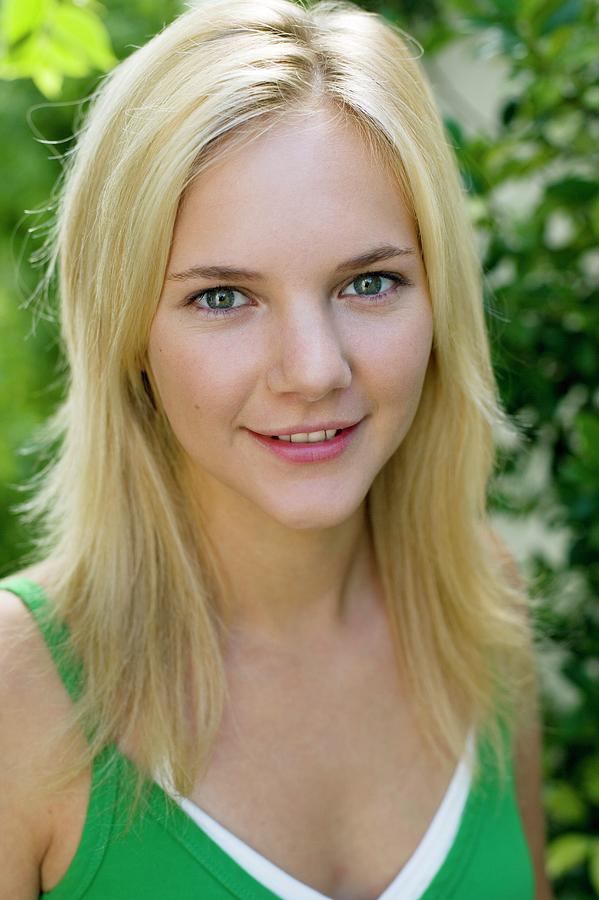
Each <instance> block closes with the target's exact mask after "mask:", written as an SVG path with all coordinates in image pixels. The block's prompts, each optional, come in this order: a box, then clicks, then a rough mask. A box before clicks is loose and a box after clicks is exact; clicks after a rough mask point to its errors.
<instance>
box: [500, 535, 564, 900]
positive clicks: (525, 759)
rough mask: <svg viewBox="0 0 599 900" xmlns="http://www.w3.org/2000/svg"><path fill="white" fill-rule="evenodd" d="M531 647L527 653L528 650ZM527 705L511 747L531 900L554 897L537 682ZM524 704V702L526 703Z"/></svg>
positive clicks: (513, 574)
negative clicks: (523, 722) (527, 713)
mask: <svg viewBox="0 0 599 900" xmlns="http://www.w3.org/2000/svg"><path fill="white" fill-rule="evenodd" d="M489 536H490V538H491V540H492V542H493V545H494V547H495V549H496V551H497V553H498V555H499V558H500V559H501V561H502V564H503V565H504V567H505V571H506V573H507V575H508V578H509V580H510V581H511V582H512V584H513V585H514V586H515V587H517V588H519V589H522V590H524V589H525V585H524V583H523V581H522V578H521V576H520V573H519V571H518V567H517V565H516V563H515V561H514V559H513V557H512V555H511V553H510V551H509V549H508V547H507V546H506V544H505V543H504V541H502V540H501V538H499V537H498V536H497V534H495V532H493V531H491V530H490V529H489ZM532 652H533V651H532V648H531V653H532ZM533 690H534V696H533V697H532V698H531V699H532V703H530V708H531V709H533V710H534V716H533V717H532V719H531V720H530V721H529V722H528V724H527V725H526V726H525V727H523V726H521V729H520V732H519V734H518V735H517V738H516V743H515V747H514V777H515V782H516V795H517V800H518V808H519V810H520V816H521V818H522V825H523V827H524V833H525V836H526V841H527V843H528V847H529V850H530V855H531V859H532V863H533V868H534V873H535V900H555V898H554V894H553V890H552V887H551V882H550V881H549V878H548V876H547V872H546V871H545V832H546V828H545V815H544V811H543V801H542V766H541V755H542V727H541V716H540V712H539V701H538V694H537V685H536V684H535V685H534V688H533ZM527 705H528V704H527Z"/></svg>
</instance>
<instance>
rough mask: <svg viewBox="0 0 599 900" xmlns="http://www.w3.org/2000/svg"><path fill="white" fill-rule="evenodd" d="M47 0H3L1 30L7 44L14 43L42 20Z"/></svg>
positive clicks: (46, 7)
mask: <svg viewBox="0 0 599 900" xmlns="http://www.w3.org/2000/svg"><path fill="white" fill-rule="evenodd" d="M48 6H49V0H4V4H3V7H2V31H3V32H4V34H5V35H6V39H7V41H8V43H9V44H15V43H16V42H17V41H19V40H21V38H23V37H25V35H26V34H29V33H30V32H32V31H34V30H35V29H36V28H37V27H38V25H39V24H40V22H41V21H42V20H43V18H44V16H45V14H46V12H47V9H48Z"/></svg>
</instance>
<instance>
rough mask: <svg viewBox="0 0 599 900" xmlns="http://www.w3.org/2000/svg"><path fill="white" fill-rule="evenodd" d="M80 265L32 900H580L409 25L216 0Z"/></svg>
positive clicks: (162, 81) (36, 573)
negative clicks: (554, 832) (559, 839)
mask: <svg viewBox="0 0 599 900" xmlns="http://www.w3.org/2000/svg"><path fill="white" fill-rule="evenodd" d="M51 255H52V259H51V269H52V268H54V266H55V264H56V263H57V262H58V263H59V287H60V296H61V318H62V328H63V336H64V345H65V350H66V354H67V357H68V360H69V364H70V378H69V386H68V394H67V398H66V400H65V402H64V405H63V407H62V409H61V410H60V411H59V413H58V415H57V417H56V418H55V420H54V427H53V429H52V435H53V436H54V437H57V436H59V437H60V438H61V444H60V451H59V453H58V454H57V456H56V459H55V461H54V462H53V463H52V465H51V467H50V469H49V470H48V471H46V472H45V473H44V475H43V479H42V481H41V485H40V489H39V492H38V494H37V497H36V500H35V502H34V504H33V506H32V510H31V513H32V514H33V515H37V516H38V517H41V521H42V523H43V532H42V539H41V541H40V547H39V559H38V561H37V562H36V563H35V564H34V565H32V566H31V567H30V568H29V569H27V570H25V571H23V572H21V573H19V574H18V575H16V576H15V577H14V578H10V579H7V580H5V581H4V582H3V584H2V587H3V589H4V590H3V591H2V593H1V594H0V596H1V598H2V603H1V605H0V613H1V620H2V628H1V632H0V633H1V635H2V638H1V640H2V648H1V651H0V667H1V672H0V692H1V709H2V729H1V731H0V760H1V772H2V779H3V783H2V790H1V791H0V833H1V834H2V841H1V842H0V896H2V897H3V898H4V897H6V898H8V897H10V898H11V900H32V898H36V897H38V896H40V895H42V896H46V895H48V896H49V897H52V898H53V900H67V898H68V900H78V898H85V900H119V898H123V900H124V898H127V900H131V898H134V897H144V898H145V900H152V898H157V900H158V898H160V900H171V898H172V900H191V898H194V900H196V898H206V900H221V898H231V897H237V898H244V900H266V898H273V897H280V898H285V900H310V898H311V900H316V898H318V900H323V898H327V897H330V898H335V900H400V898H401V900H416V898H423V900H424V898H425V900H447V898H456V900H481V898H484V900H508V898H509V900H532V898H533V897H534V898H537V900H539V898H548V897H550V896H551V894H550V888H549V885H548V882H547V880H546V877H545V874H544V871H543V843H544V837H543V816H542V811H541V803H540V765H539V756H540V739H539V732H540V727H539V717H538V713H537V711H536V693H535V677H534V668H535V667H534V655H533V647H534V635H533V634H532V629H531V625H530V624H529V620H528V617H527V613H526V607H527V601H526V592H525V589H524V587H523V585H522V583H521V582H520V580H519V578H518V575H517V572H516V571H515V569H514V565H513V563H511V561H510V559H509V555H508V554H507V552H506V551H505V549H504V548H503V547H502V545H501V543H500V542H499V541H498V540H497V538H495V537H494V535H493V533H492V531H491V529H490V527H489V525H488V521H487V515H486V503H485V495H486V488H487V484H488V480H489V477H490V475H491V473H492V469H493V459H494V457H493V449H494V442H493V434H494V429H495V428H496V426H497V425H498V424H502V423H503V424H505V419H504V416H503V413H502V410H501V407H500V404H499V402H498V398H497V393H496V387H495V383H494V379H493V374H492V370H491V366H490V362H489V348H488V341H487V336H486V332H485V325H484V316H483V307H482V300H481V288H480V278H479V268H478V263H477V260H476V253H475V250H474V242H473V237H472V234H471V232H470V229H469V227H468V225H467V217H466V214H465V211H464V204H463V198H462V189H461V186H460V180H459V176H458V173H457V169H456V165H455V162H454V159H453V157H452V154H451V151H450V149H449V148H448V144H447V140H446V138H445V136H444V133H443V129H442V125H441V123H440V119H439V116H438V113H437V112H436V110H435V107H434V103H433V101H432V99H431V94H430V91H429V88H428V87H427V85H426V83H425V81H424V78H423V75H422V72H421V70H420V68H419V65H418V63H417V62H416V61H415V53H414V48H413V46H412V44H411V42H410V41H409V40H405V39H404V38H403V37H402V34H401V33H400V32H399V31H398V30H397V29H395V28H393V27H392V26H391V25H389V24H387V23H386V22H385V21H384V20H382V19H381V18H380V17H378V16H377V15H374V14H371V13H367V12H364V11H362V10H360V9H359V8H358V7H356V6H354V5H352V4H349V3H343V2H329V0H325V2H321V3H316V4H315V5H312V6H305V5H298V4H296V3H293V2H290V0H260V2H256V3H247V2H245V0H209V2H202V3H201V4H200V5H199V6H198V7H197V8H195V9H193V10H192V11H190V12H188V13H186V14H184V15H182V16H181V17H180V18H178V19H177V20H176V21H175V22H173V23H172V24H171V25H170V26H169V27H168V28H166V29H165V30H164V31H163V32H162V33H161V34H159V35H158V36H157V37H155V38H154V39H153V40H151V41H150V42H149V43H148V44H147V45H146V46H144V47H142V48H141V49H139V50H137V51H135V52H134V53H133V54H132V55H131V56H130V57H129V58H128V59H127V60H126V61H124V62H123V63H121V65H120V66H118V67H117V69H116V70H115V71H114V72H113V73H112V74H111V75H110V76H109V77H108V78H107V79H106V80H105V82H104V83H103V85H102V86H101V88H100V90H99V92H98V94H97V97H96V98H95V101H94V103H93V105H92V108H91V110H90V112H89V115H88V117H87V119H86V122H85V125H84V127H83V128H82V130H81V132H80V133H79V136H78V143H77V148H76V151H75V153H74V154H73V155H72V158H70V160H69V162H68V166H67V171H66V175H65V179H64V184H63V188H62V194H61V202H60V207H59V212H58V217H57V228H56V232H55V234H54V235H53V238H52V243H51Z"/></svg>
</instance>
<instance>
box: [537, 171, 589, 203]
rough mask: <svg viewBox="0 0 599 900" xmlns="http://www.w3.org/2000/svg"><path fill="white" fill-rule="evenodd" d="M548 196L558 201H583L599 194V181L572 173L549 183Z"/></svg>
mask: <svg viewBox="0 0 599 900" xmlns="http://www.w3.org/2000/svg"><path fill="white" fill-rule="evenodd" d="M545 193H546V196H547V197H548V198H550V199H551V200H556V201H557V202H558V203H583V202H584V201H586V200H593V199H594V198H595V197H596V196H597V195H598V194H599V182H597V181H589V179H587V178H579V177H578V176H575V175H572V176H570V177H569V178H562V179H561V181H554V182H553V184H549V185H547V188H546V192H545Z"/></svg>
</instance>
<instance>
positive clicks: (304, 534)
mask: <svg viewBox="0 0 599 900" xmlns="http://www.w3.org/2000/svg"><path fill="white" fill-rule="evenodd" d="M382 243H390V244H396V245H397V246H399V247H403V248H411V249H412V250H413V251H414V252H412V253H409V254H403V255H400V256H398V257H396V258H394V259H388V260H386V261H384V262H383V263H377V264H376V265H374V264H373V265H368V266H364V265H362V266H360V267H357V268H354V269H353V270H351V271H349V270H348V271H346V272H344V273H343V274H335V269H336V268H337V266H338V265H339V264H340V263H341V262H342V261H344V260H346V259H347V258H349V257H351V256H354V255H356V254H359V253H363V252H364V251H366V250H368V249H370V248H372V247H373V246H375V245H377V244H382ZM200 264H201V265H215V264H229V265H234V266H238V267H244V268H251V269H255V270H258V271H259V272H261V273H263V274H262V277H261V278H260V279H259V280H255V281H252V282H251V283H250V282H248V281H247V280H246V279H240V280H237V281H234V280H232V279H226V280H223V279H213V280H206V279H202V278H198V277H197V276H196V277H194V278H190V279H185V280H184V279H180V278H172V277H168V278H167V279H166V281H165V285H164V290H163V293H162V296H161V298H160V303H159V306H158V310H157V314H156V317H155V319H154V322H153V325H152V329H151V335H150V343H149V348H148V360H147V365H148V373H149V375H150V378H151V382H152V384H153V387H154V389H155V391H156V393H157V395H158V396H159V398H160V401H161V402H162V404H163V405H164V409H165V412H166V415H167V416H168V418H169V420H170V423H171V426H172V428H173V430H174V433H175V434H176V436H177V438H178V440H179V441H180V443H181V444H182V446H183V448H184V449H185V451H186V455H187V459H188V462H189V465H190V469H191V471H192V473H193V484H194V488H195V490H197V492H198V496H199V498H200V499H201V504H202V507H203V509H204V511H205V514H206V515H205V517H206V521H207V523H208V526H209V530H210V536H211V538H212V540H213V542H214V543H215V544H216V546H218V547H222V548H225V550H226V551H228V552H227V553H224V555H223V557H224V558H226V557H228V558H231V548H232V549H233V552H234V560H235V565H234V566H230V567H229V569H228V571H227V576H228V580H229V584H230V595H231V598H232V599H233V604H232V611H231V615H232V621H231V623H230V627H231V634H232V651H231V658H230V660H229V663H230V669H231V670H232V671H233V670H235V667H236V666H237V667H239V666H240V665H242V664H244V663H245V662H246V661H247V660H248V658H249V657H251V656H252V654H254V653H255V654H256V655H257V658H259V659H260V660H261V661H262V663H261V664H264V661H265V660H271V661H272V660H273V658H274V660H275V662H276V663H277V665H279V662H280V660H281V659H282V660H283V662H281V663H280V668H279V670H278V671H280V673H281V677H282V675H283V674H285V673H287V674H289V672H291V674H293V668H294V666H297V665H298V664H299V665H301V664H302V660H304V661H305V665H306V667H307V668H306V674H307V675H311V677H312V679H313V681H315V682H318V683H319V684H324V683H326V682H323V681H319V674H318V670H317V671H316V672H313V671H312V670H311V669H310V667H311V666H313V665H314V662H315V661H318V659H321V658H322V659H323V660H327V661H328V667H329V670H330V668H331V648H332V647H333V646H336V647H338V648H339V649H338V657H336V658H335V661H334V662H335V665H334V666H333V669H335V670H336V666H337V664H338V665H339V666H342V665H345V666H346V667H349V668H348V669H347V671H348V672H350V671H354V670H355V671H357V672H359V671H360V669H359V668H358V667H357V666H354V661H355V659H356V660H359V659H360V656H359V654H358V653H357V651H355V652H356V656H355V659H354V657H352V655H351V652H349V651H348V649H347V648H348V646H349V645H350V644H351V645H352V646H354V648H358V647H361V646H363V645H364V644H365V642H366V639H367V638H368V639H369V640H370V639H373V635H374V634H375V628H374V624H373V623H379V624H380V622H381V615H382V613H381V602H380V590H379V586H378V583H377V576H376V571H375V567H374V564H373V555H372V547H371V545H370V541H369V537H368V532H367V529H366V517H365V506H364V500H365V497H366V494H367V492H368V489H369V487H370V485H371V484H372V481H373V479H374V478H375V476H376V474H377V473H378V472H379V470H380V469H381V467H382V466H383V465H384V464H385V462H386V461H387V460H388V459H389V457H390V456H391V455H392V454H393V452H394V451H395V450H396V449H397V447H398V446H399V445H400V444H401V441H402V440H403V438H404V437H405V435H406V434H407V432H408V430H409V428H410V425H411V423H412V421H413V418H414V416H415V414H416V411H417V408H418V403H419V400H420V396H421V391H422V385H423V382H424V377H425V374H426V369H427V365H428V362H429V358H430V353H431V347H432V336H433V320H432V312H431V307H430V298H429V295H428V291H427V285H426V278H425V272H424V267H423V263H422V259H421V256H420V254H419V252H418V247H417V242H416V235H415V229H414V225H413V222H412V221H411V220H410V217H409V216H408V214H407V210H406V209H405V206H404V205H403V202H402V198H401V196H400V195H399V193H398V192H397V190H396V189H395V188H394V186H393V184H392V182H391V180H390V178H389V175H388V173H386V172H384V171H381V170H379V169H378V168H377V167H376V166H374V165H373V163H372V161H371V160H370V158H369V156H368V154H367V152H366V150H365V148H364V147H363V145H362V144H361V142H360V139H359V137H358V135H357V134H356V133H354V132H353V131H352V129H351V127H350V126H349V125H348V124H346V123H342V122H340V121H333V119H332V117H331V116H329V115H328V112H327V111H326V110H322V111H321V113H320V114H319V115H313V116H310V119H309V120H306V121H305V122H301V121H300V122H298V121H295V122H294V123H293V124H291V123H288V124H286V125H284V124H281V125H279V126H278V127H277V128H275V129H274V130H273V131H271V132H270V133H269V135H268V136H266V137H264V138H262V139H260V140H259V141H256V142H254V143H253V144H252V145H251V146H248V147H246V148H243V149H241V150H238V151H236V152H235V154H232V155H231V156H228V157H227V158H226V159H224V160H222V161H221V162H220V163H219V164H218V165H216V166H214V167H213V168H211V169H210V170H209V171H208V172H206V173H203V174H202V176H201V177H200V178H198V179H197V180H196V182H195V183H194V184H193V185H192V186H191V188H190V189H189V191H188V193H187V195H186V197H185V201H184V203H183V205H182V207H181V210H180V214H179V217H178V220H177V223H176V228H175V234H174V240H173V245H172V252H171V258H170V260H169V267H168V272H169V274H170V275H172V274H173V273H180V272H183V271H185V270H186V269H189V268H190V267H192V266H197V265H200ZM375 272H388V273H391V274H395V275H397V276H398V277H399V276H401V277H404V278H406V279H408V280H409V281H410V284H409V285H404V286H400V287H399V289H398V290H397V291H395V292H394V291H393V290H392V287H393V285H392V283H391V282H390V281H389V280H388V279H384V281H383V282H382V283H379V282H374V283H375V285H376V287H375V288H374V290H379V289H380V290H381V291H383V290H384V291H385V302H382V303H380V304H377V305H373V304H372V297H370V296H368V289H367V288H365V285H364V283H363V281H362V280H361V278H360V277H359V276H362V279H363V276H364V275H365V274H366V273H375ZM223 284H224V285H227V286H228V285H231V286H232V287H234V289H235V292H236V293H235V295H234V296H235V305H239V306H243V309H240V311H239V312H236V313H234V314H231V315H223V316H220V317H216V316H213V317H210V316H207V315H205V314H203V313H202V310H201V308H200V305H199V301H198V300H196V301H194V302H193V303H188V301H189V299H190V297H191V296H192V295H194V294H198V293H199V292H201V291H204V290H207V289H208V288H215V287H217V286H219V285H223ZM370 290H371V291H373V289H372V288H371V289H370ZM360 294H362V296H360ZM213 295H214V292H212V296H213ZM227 296H229V295H227ZM381 299H382V298H381ZM204 304H205V300H204ZM205 305H206V304H205ZM362 417H364V422H363V423H362V426H361V431H360V432H359V433H358V434H357V435H356V438H355V439H354V442H353V443H352V445H351V446H350V448H349V449H348V450H347V451H346V452H345V453H344V454H343V455H342V456H340V457H338V458H337V459H335V460H330V461H327V462H325V463H320V464H316V465H303V466H302V465H292V464H290V463H288V462H284V461H282V460H280V459H278V458H277V457H275V456H273V455H271V454H270V453H269V452H268V451H266V450H265V449H264V448H263V447H261V446H259V445H257V444H256V443H255V442H254V440H253V439H252V438H251V436H250V435H249V434H248V432H247V431H246V429H247V428H251V429H255V430H257V431H261V432H265V433H269V434H275V433H277V432H279V431H280V430H283V429H287V427H291V426H293V425H294V424H296V423H315V424H316V423H320V422H323V421H328V420H336V419H342V420H344V421H348V422H353V421H355V420H357V419H360V418H362ZM23 574H27V575H29V577H31V578H33V579H34V580H37V581H39V582H40V583H41V584H42V585H43V584H44V573H43V571H38V570H37V569H33V570H31V571H30V572H27V573H23ZM0 599H1V602H0V651H1V652H0V713H1V716H2V725H3V727H2V728H1V729H0V772H3V773H4V775H8V776H9V777H8V778H5V782H6V786H5V789H3V791H1V792H0V833H2V834H3V836H4V840H3V841H1V842H0V895H1V896H4V895H6V896H10V897H14V898H15V900H32V898H34V897H37V896H38V894H39V889H40V886H43V887H44V889H46V890H48V889H50V888H51V887H52V886H54V885H55V884H57V883H58V882H59V881H60V879H61V877H62V876H63V875H64V872H65V871H66V869H67V868H68V865H69V862H70V860H71V859H72V856H73V854H74V852H75V849H76V846H77V843H78V841H79V838H80V834H81V829H82V827H83V822H84V819H85V814H86V808H87V799H88V792H89V773H84V774H83V775H82V779H81V784H77V785H74V786H73V789H72V791H69V792H68V795H67V796H66V797H57V798H50V799H49V800H48V798H44V799H43V800H42V799H41V798H42V797H43V790H42V788H43V785H44V783H45V778H46V773H47V771H48V770H49V768H50V769H51V768H52V765H53V763H52V760H53V759H59V758H61V756H62V755H63V754H64V753H68V748H64V747H60V748H58V747H54V746H52V747H50V746H49V745H48V741H47V740H46V734H47V733H48V731H49V728H50V724H51V723H52V722H53V721H56V719H57V718H61V717H63V716H66V715H68V710H69V704H70V701H69V698H68V695H67V694H66V692H65V690H64V688H63V686H62V685H61V683H60V681H59V678H58V675H57V673H56V670H55V669H54V667H53V665H52V662H51V659H50V657H49V654H48V651H47V649H46V648H45V646H44V644H43V641H42V639H41V637H40V636H39V634H38V633H37V632H35V631H34V633H33V635H32V636H31V638H30V639H29V640H28V641H27V644H26V646H25V647H24V648H23V647H20V648H18V647H17V644H16V643H15V641H14V639H13V636H14V634H15V633H16V632H18V633H21V632H22V631H23V630H24V628H25V622H26V620H27V618H28V613H27V612H26V611H25V610H24V608H23V607H22V605H21V604H20V603H19V601H18V600H17V598H15V597H14V596H13V595H11V594H8V593H3V592H0ZM368 628H370V631H369V630H368ZM17 650H18V652H17ZM364 652H365V651H362V653H364ZM368 652H369V653H370V656H369V663H368V669H367V671H368V672H372V668H373V667H372V665H371V659H372V652H371V651H368ZM377 658H378V657H377ZM242 681H243V684H244V685H245V684H246V683H247V679H245V678H244V679H242ZM267 682H268V679H267ZM382 687H383V686H381V688H382ZM387 687H388V685H387ZM320 690H321V689H320V687H318V691H319V692H320ZM375 693H377V692H375ZM345 694H347V691H346V692H345ZM380 694H381V697H382V696H383V695H384V694H385V691H384V690H383V689H381V691H380ZM338 699H339V698H336V699H335V702H334V703H333V704H332V706H331V708H333V709H337V711H339V709H340V707H339V705H338ZM285 707H288V703H287V702H286V701H285V703H284V705H283V706H282V707H281V712H282V714H284V712H285ZM358 707H359V708H360V709H364V704H363V703H362V704H361V705H360V702H358ZM259 712H260V711H259ZM270 712H271V715H273V716H275V717H276V716H277V715H278V708H277V707H276V706H274V707H273V708H272V709H271V710H270ZM325 712H326V709H325ZM354 719H355V716H354V715H351V714H350V715H347V716H345V717H344V719H343V720H344V722H345V723H346V726H348V727H349V726H350V725H351V722H352V721H354ZM306 725H307V723H306ZM387 725H388V723H387V722H386V721H385V727H384V729H383V731H384V733H385V734H386V735H388V727H387ZM400 731H401V728H400ZM284 732H285V729H283V734H284ZM376 733H377V734H378V732H376ZM282 736H283V735H282ZM405 737H407V735H403V737H402V743H405V740H404V739H405ZM317 743H318V742H316V743H315V746H317ZM376 743H377V746H378V747H379V749H380V750H381V752H383V751H384V748H385V746H386V741H382V742H381V741H377V742H376ZM349 744H350V745H351V744H352V741H351V740H350V741H349ZM325 751H326V748H325ZM539 755H540V741H539V732H538V730H534V729H533V730H532V731H531V732H530V733H527V734H526V735H523V736H522V740H521V744H520V749H519V752H518V754H517V758H516V766H517V782H518V799H519V803H520V806H521V809H522V811H523V823H524V827H525V831H526V835H527V839H528V841H529V845H530V847H531V854H532V855H533V860H534V865H535V871H536V873H537V891H536V898H537V900H550V898H551V896H552V895H551V892H550V888H549V885H548V882H547V881H546V878H545V875H544V871H543V859H542V857H543V846H544V844H543V837H544V835H543V818H542V810H541V802H540V766H539ZM333 756H335V754H333ZM325 762H326V761H325ZM393 765H395V763H394V762H393ZM298 771H299V768H298ZM432 774H433V773H430V774H429V775H427V779H430V778H431V777H432ZM447 777H448V776H447ZM442 787H443V786H442V785H435V790H436V795H437V796H440V794H441V789H442ZM379 788H380V785H379ZM367 793H368V792H367ZM417 796H418V801H419V805H420V801H421V800H422V794H421V793H418V795H417ZM436 802H437V801H436V800H435V805H436ZM319 803H320V798H316V800H315V805H316V808H319ZM431 808H434V805H433V806H432V807H431ZM377 815H380V810H378V808H377ZM391 851H392V852H393V853H394V852H395V851H394V850H393V848H391ZM391 855H392V854H391V852H390V856H391ZM377 865H379V863H378V862H377V863H376V865H375V864H374V863H373V865H372V866H370V865H369V866H368V867H367V868H368V869H369V870H370V869H376V866H377ZM395 867H396V858H395V857H394V858H393V866H392V868H393V869H395Z"/></svg>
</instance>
